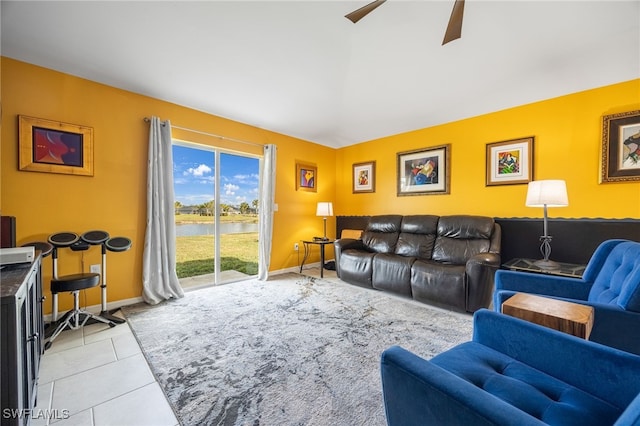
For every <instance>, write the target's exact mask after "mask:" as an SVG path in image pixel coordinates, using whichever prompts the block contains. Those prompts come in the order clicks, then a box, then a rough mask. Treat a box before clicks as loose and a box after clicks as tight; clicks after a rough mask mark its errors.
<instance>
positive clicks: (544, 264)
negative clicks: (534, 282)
mask: <svg viewBox="0 0 640 426" xmlns="http://www.w3.org/2000/svg"><path fill="white" fill-rule="evenodd" d="M533 264H534V265H536V266H537V267H538V268H540V269H549V270H551V269H560V264H559V263H558V262H554V261H553V260H549V259H547V260H544V259H540V260H536V261H535V262H533Z"/></svg>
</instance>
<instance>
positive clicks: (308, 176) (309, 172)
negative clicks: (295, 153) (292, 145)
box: [296, 162, 318, 192]
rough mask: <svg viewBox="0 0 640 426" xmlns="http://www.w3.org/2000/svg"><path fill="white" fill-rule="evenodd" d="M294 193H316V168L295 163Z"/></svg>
mask: <svg viewBox="0 0 640 426" xmlns="http://www.w3.org/2000/svg"><path fill="white" fill-rule="evenodd" d="M296 191H308V192H318V167H316V165H315V164H304V163H297V162H296Z"/></svg>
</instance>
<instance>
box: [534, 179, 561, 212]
mask: <svg viewBox="0 0 640 426" xmlns="http://www.w3.org/2000/svg"><path fill="white" fill-rule="evenodd" d="M525 205H526V206H527V207H544V206H547V207H565V206H568V205H569V197H568V196H567V184H566V183H565V181H563V180H534V181H533V182H529V187H528V188H527V201H526V203H525Z"/></svg>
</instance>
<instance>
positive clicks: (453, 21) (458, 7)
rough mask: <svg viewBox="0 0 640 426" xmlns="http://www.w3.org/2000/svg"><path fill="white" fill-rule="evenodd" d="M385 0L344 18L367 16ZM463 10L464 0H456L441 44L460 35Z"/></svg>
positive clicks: (352, 19)
mask: <svg viewBox="0 0 640 426" xmlns="http://www.w3.org/2000/svg"><path fill="white" fill-rule="evenodd" d="M385 1H387V0H375V1H373V2H371V3H369V4H367V5H365V6H363V7H361V8H360V9H357V10H354V11H353V12H351V13H349V14H348V15H345V18H347V19H349V20H350V21H351V22H353V23H354V24H355V23H356V22H358V21H359V20H361V19H362V18H364V17H365V16H367V15H368V14H369V13H370V12H372V11H373V10H375V9H376V8H377V7H378V6H380V5H381V4H382V3H384V2H385ZM463 12H464V0H456V2H455V3H454V4H453V10H452V11H451V17H450V18H449V24H448V25H447V31H446V32H445V33H444V40H443V41H442V45H443V46H444V45H445V44H447V43H449V42H450V41H453V40H456V39H458V38H460V36H461V35H462V15H463Z"/></svg>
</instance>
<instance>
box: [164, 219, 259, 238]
mask: <svg viewBox="0 0 640 426" xmlns="http://www.w3.org/2000/svg"><path fill="white" fill-rule="evenodd" d="M214 226H215V225H214V224H213V223H177V224H176V237H193V236H196V235H213V232H214V230H213V227H214ZM246 232H258V224H257V223H240V222H237V223H233V222H226V223H221V224H220V233H221V234H242V233H246Z"/></svg>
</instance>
